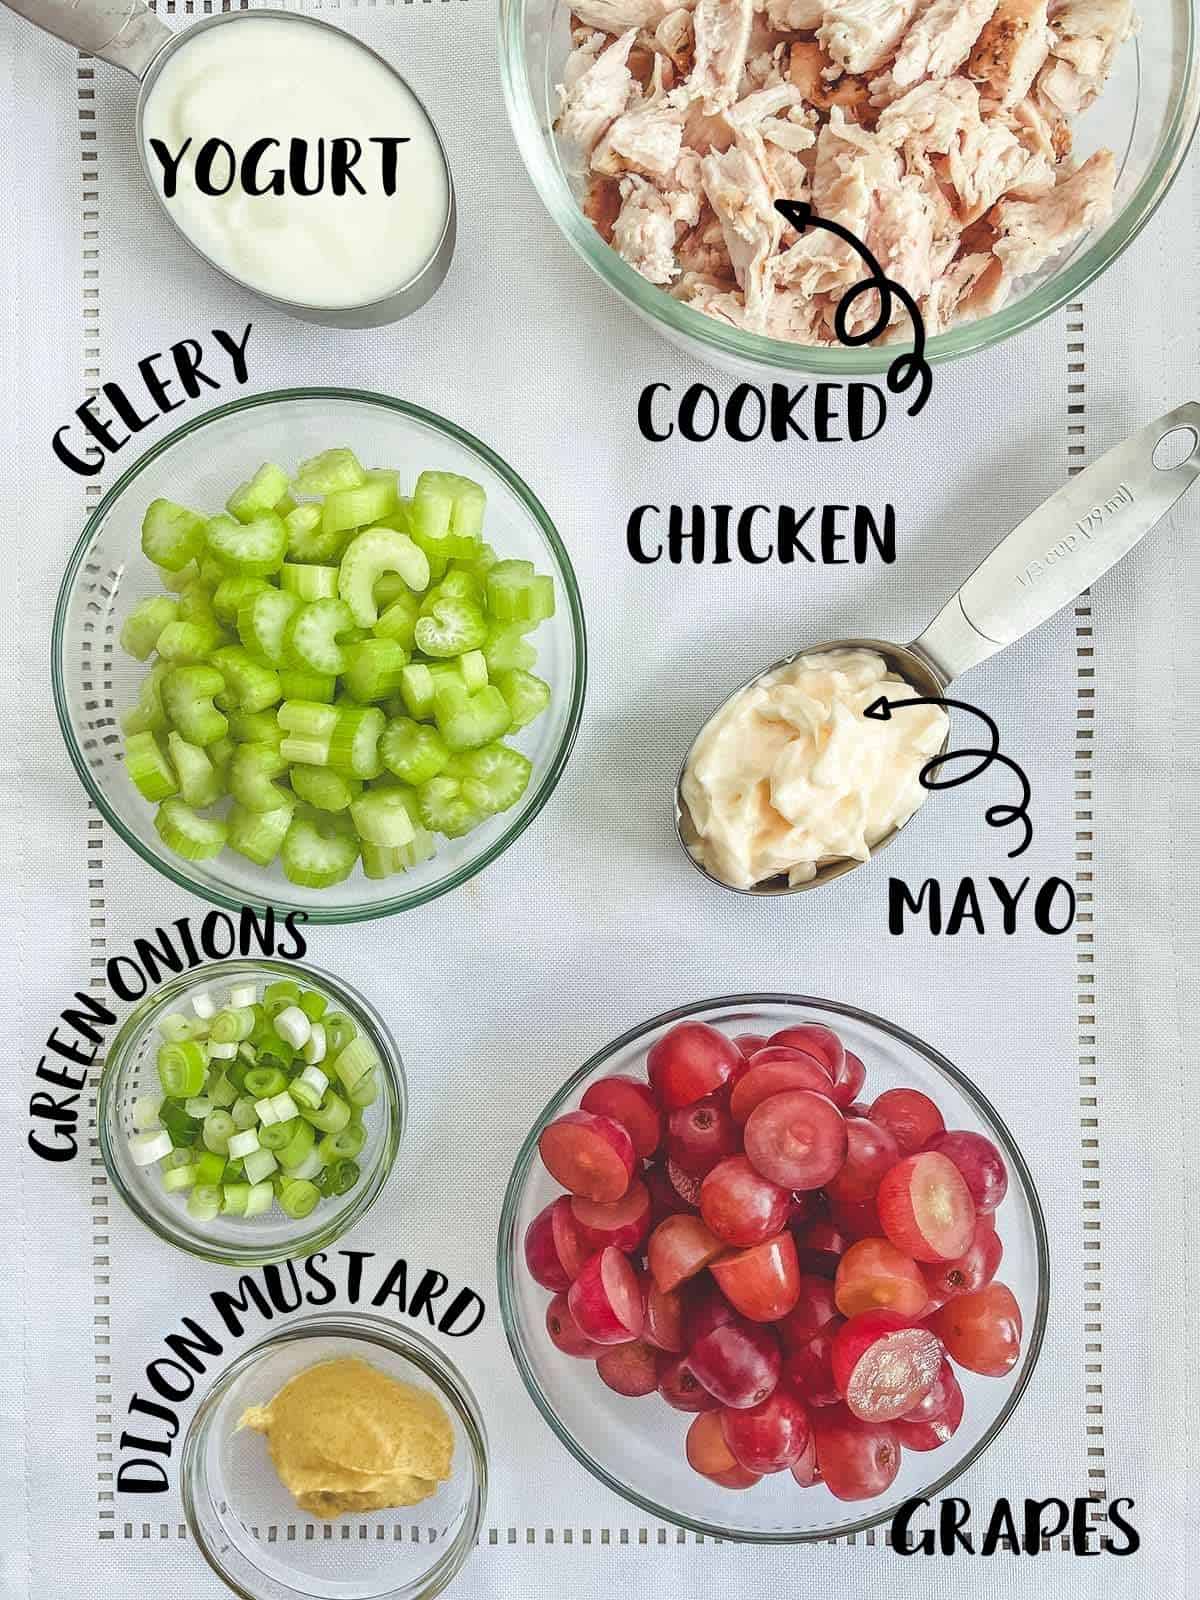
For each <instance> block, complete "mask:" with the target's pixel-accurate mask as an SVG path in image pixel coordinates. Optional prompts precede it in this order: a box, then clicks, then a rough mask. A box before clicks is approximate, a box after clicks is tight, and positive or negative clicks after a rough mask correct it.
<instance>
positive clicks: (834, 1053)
mask: <svg viewBox="0 0 1200 1600" xmlns="http://www.w3.org/2000/svg"><path fill="white" fill-rule="evenodd" d="M771 1043H772V1044H781V1045H785V1046H787V1048H788V1049H791V1050H803V1051H804V1052H805V1053H806V1054H807V1055H810V1056H816V1058H817V1060H818V1061H819V1062H820V1063H821V1065H822V1066H823V1067H824V1068H825V1070H826V1072H828V1074H829V1076H830V1078H836V1077H837V1075H838V1073H839V1072H840V1071H841V1070H842V1064H843V1062H844V1061H845V1059H846V1049H845V1046H844V1045H843V1044H842V1041H841V1040H840V1039H839V1038H838V1036H837V1034H836V1033H834V1031H833V1029H832V1028H826V1027H825V1026H824V1025H823V1024H822V1023H820V1022H803V1023H800V1024H799V1026H797V1027H794V1028H781V1029H780V1030H779V1032H778V1033H773V1034H772V1035H771ZM851 1099H853V1096H851Z"/></svg>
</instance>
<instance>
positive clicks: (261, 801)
mask: <svg viewBox="0 0 1200 1600" xmlns="http://www.w3.org/2000/svg"><path fill="white" fill-rule="evenodd" d="M287 769H288V763H287V761H286V759H285V757H284V755H283V753H282V751H281V750H280V749H278V748H277V747H276V746H275V745H270V744H240V745H238V747H237V750H236V752H235V754H234V757H233V760H232V761H231V762H230V764H229V792H230V794H231V795H232V796H233V798H234V799H235V800H236V801H237V803H238V805H239V806H244V807H245V809H246V810H247V811H254V812H257V813H259V814H260V815H261V814H262V813H264V812H268V811H278V810H279V808H280V807H281V806H286V805H287V804H288V802H289V799H290V796H289V795H288V794H287V792H286V791H285V790H283V789H281V788H280V787H279V785H278V784H276V783H273V782H272V781H271V780H272V779H273V778H278V777H280V776H282V774H283V773H285V772H286V771H287Z"/></svg>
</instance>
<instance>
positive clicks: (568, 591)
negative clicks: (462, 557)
mask: <svg viewBox="0 0 1200 1600" xmlns="http://www.w3.org/2000/svg"><path fill="white" fill-rule="evenodd" d="M304 400H348V401H353V402H356V403H358V404H364V405H372V406H378V407H379V408H381V409H382V410H385V411H395V412H398V413H399V414H400V415H401V416H404V417H408V418H410V419H411V420H413V421H415V422H419V423H423V424H425V425H426V426H427V427H430V428H433V429H434V430H435V431H437V432H440V433H444V434H446V435H447V436H448V437H449V438H451V439H453V440H454V441H455V443H457V444H460V445H463V446H464V447H465V448H466V449H468V450H471V451H474V452H475V454H477V455H479V456H481V457H482V458H483V459H484V461H486V462H487V464H488V466H489V467H491V469H492V470H493V472H495V473H496V475H497V476H498V477H500V478H502V479H503V480H504V482H505V483H506V484H507V485H508V487H509V488H510V489H511V490H512V491H513V493H514V494H515V495H516V497H517V499H518V500H519V501H520V502H521V504H522V506H523V507H524V509H525V510H526V512H527V513H528V514H529V516H530V517H531V518H532V519H533V521H534V522H535V523H536V524H537V526H538V528H539V530H540V532H541V533H542V535H543V537H544V538H545V540H546V542H547V544H548V545H549V546H550V548H551V550H552V551H553V552H554V557H555V560H556V562H557V565H558V576H559V577H560V578H561V579H562V584H563V589H564V592H565V598H566V602H567V609H568V612H569V614H570V622H571V636H572V646H573V651H574V658H575V673H574V682H573V683H572V685H571V703H570V705H569V707H568V709H567V719H566V723H565V725H564V727H563V733H562V738H561V739H560V741H559V744H558V747H557V749H556V750H555V751H554V755H553V758H552V759H551V761H550V765H549V766H548V767H547V769H546V771H545V772H544V773H543V774H542V776H541V779H540V781H539V782H538V787H537V789H536V791H535V793H534V796H533V799H532V800H531V802H530V804H529V806H528V807H527V809H526V810H525V811H524V812H523V813H522V814H521V815H520V816H518V817H517V818H515V819H514V821H513V822H512V823H510V824H509V826H508V827H507V828H506V829H505V830H504V831H503V833H501V834H500V835H499V836H498V837H497V838H496V839H495V840H494V841H493V842H492V843H491V844H490V845H489V846H488V847H487V849H486V850H483V851H481V852H480V854H479V855H478V856H476V857H474V858H473V859H472V860H470V861H467V862H464V863H463V865H462V866H461V867H459V868H457V870H456V871H454V872H451V873H447V875H446V876H445V877H444V878H438V879H437V880H436V881H435V882H433V883H430V884H427V885H425V886H424V887H423V888H421V889H418V890H411V891H409V892H408V893H404V894H397V895H392V896H391V897H390V898H387V899H380V900H371V901H367V902H365V903H364V904H362V905H355V906H352V905H342V906H336V907H332V908H330V909H328V910H323V909H322V908H321V907H320V906H319V905H316V906H300V905H296V904H294V903H293V902H291V901H290V900H287V899H284V898H280V897H279V896H274V897H273V898H271V899H270V900H268V899H267V898H266V897H265V896H264V897H263V898H262V899H261V900H260V899H257V898H256V899H253V900H241V899H238V898H237V897H236V896H235V895H232V894H228V893H226V892H225V891H224V890H223V889H221V888H219V887H216V886H214V885H212V884H208V883H204V882H201V881H200V880H199V879H198V878H195V877H193V876H192V875H191V874H190V873H189V872H188V871H187V869H186V866H185V865H184V864H183V861H184V858H183V857H182V856H181V857H179V858H178V862H177V861H176V859H175V858H174V857H170V856H168V855H167V854H166V853H165V850H164V851H163V852H162V853H160V852H159V851H158V850H156V849H154V848H153V847H152V846H150V845H149V844H147V843H145V842H143V841H142V840H141V839H139V838H138V837H137V835H136V834H135V833H133V832H132V831H131V830H130V829H129V828H127V827H126V826H125V823H124V822H123V821H122V819H121V816H120V814H119V813H118V812H117V811H116V809H115V808H114V807H113V806H112V805H110V804H109V801H108V800H107V798H106V797H105V795H104V793H103V791H102V790H101V788H100V787H99V785H98V784H97V783H96V782H95V781H94V780H93V778H92V773H91V768H90V767H89V765H88V763H87V761H86V760H85V759H84V756H83V752H82V750H81V749H80V748H79V741H78V740H77V738H76V737H75V729H74V726H73V725H72V722H71V715H70V710H69V708H68V705H67V694H66V686H65V672H66V668H65V664H64V659H63V651H64V646H65V643H66V628H67V613H68V611H69V609H70V604H71V597H72V594H73V592H74V588H75V580H76V578H77V576H78V574H79V570H80V568H81V567H82V565H83V563H84V560H85V559H86V557H87V553H88V551H89V549H90V548H91V545H92V541H93V539H94V538H95V536H96V533H97V531H98V530H99V528H100V526H101V525H102V523H103V521H104V519H105V517H106V516H107V515H108V513H109V512H110V511H111V509H112V508H113V506H114V505H116V503H117V501H118V500H119V499H120V498H121V496H122V495H123V494H124V493H125V491H126V489H129V488H131V487H132V486H133V485H134V483H136V481H137V479H138V477H139V476H140V475H141V472H142V469H143V468H144V467H147V466H149V464H150V462H152V461H154V460H156V459H157V458H158V457H159V456H160V455H162V454H163V452H164V451H166V450H169V449H171V447H172V446H173V445H175V444H178V443H179V442H180V441H181V440H183V439H186V438H188V437H189V436H190V435H191V434H193V433H197V432H199V431H200V430H201V429H203V428H205V427H207V426H208V425H209V424H210V423H214V422H219V421H221V420H223V419H224V418H226V417H231V416H236V415H237V414H238V413H239V412H242V411H252V410H255V409H257V408H258V407H260V406H267V405H276V404H281V403H285V404H286V403H289V402H292V401H304ZM50 676H51V682H52V686H53V690H54V709H55V712H56V713H57V716H58V725H59V727H60V729H61V730H62V735H63V739H64V741H65V743H66V746H67V753H68V754H69V756H70V757H71V764H72V765H73V766H74V768H75V771H76V772H77V773H78V774H79V778H80V781H81V782H82V783H83V786H84V788H85V789H86V790H87V793H88V795H89V797H90V798H91V800H92V802H93V804H94V805H95V806H96V807H97V808H98V809H99V811H100V812H101V814H102V815H103V817H104V819H105V821H106V822H108V823H109V824H110V825H111V826H112V827H113V828H114V829H115V830H116V832H117V833H118V834H119V835H120V837H121V838H122V839H123V840H124V841H125V843H126V844H127V845H128V846H129V847H130V849H132V850H134V851H136V853H137V854H138V855H139V856H141V858H142V860H143V861H145V862H146V863H147V864H148V865H149V866H151V867H153V868H154V869H155V871H157V872H161V873H162V874H163V876H164V877H167V878H170V880H171V882H172V883H176V884H178V885H179V887H180V888H182V889H187V890H189V891H190V893H192V894H195V895H198V896H199V897H200V899H202V900H206V901H208V902H209V903H210V904H212V905H219V906H222V907H224V909H225V910H227V911H240V910H241V908H242V906H243V905H252V906H255V907H260V906H261V907H265V906H267V905H268V904H269V905H271V906H273V907H274V908H275V909H276V910H277V911H296V912H302V913H303V914H304V915H305V916H306V917H307V918H308V920H309V921H310V922H313V923H326V924H340V923H348V922H370V921H372V920H373V919H374V918H376V917H388V916H393V915H394V914H395V913H397V912H399V911H407V910H409V909H410V908H412V907H416V906H422V905H427V904H428V903H429V902H430V901H431V900H436V899H437V898H438V896H439V895H443V894H448V893H449V892H450V890H451V889H457V888H458V887H459V886H460V885H461V884H464V883H466V882H467V881H468V880H469V879H471V878H473V877H475V875H476V874H477V873H479V872H482V871H483V870H484V868H485V867H488V866H490V865H491V863H492V862H493V861H495V860H496V859H497V858H498V857H500V856H501V855H503V854H504V852H505V851H506V850H507V849H508V847H509V846H510V845H511V844H513V843H515V841H516V840H517V839H519V838H520V836H521V834H522V833H524V832H525V829H526V828H528V827H529V825H530V823H532V822H533V820H534V818H535V817H537V816H538V814H539V813H540V812H541V810H542V808H543V807H544V806H545V804H546V802H547V801H548V800H549V799H550V796H551V795H552V794H553V793H554V790H555V789H556V788H557V787H558V781H559V779H560V778H561V777H562V775H563V772H564V771H565V770H566V765H567V761H568V760H569V758H570V755H571V751H572V749H573V748H574V745H575V739H576V736H577V735H578V733H579V723H580V718H581V717H582V715H583V703H584V697H585V694H586V692H587V632H586V628H585V625H584V620H583V606H582V603H581V601H580V597H579V583H578V579H577V578H576V576H575V569H574V567H573V566H572V564H571V558H570V556H569V555H568V554H567V549H566V546H565V545H564V544H563V541H562V538H561V536H560V534H559V532H558V529H557V528H556V527H555V525H554V523H553V522H552V521H551V519H550V515H549V513H548V512H547V511H546V509H545V507H544V506H543V505H542V503H541V501H540V500H539V499H538V498H537V496H536V495H535V494H534V492H533V490H532V489H531V488H530V487H529V485H528V484H527V483H526V482H525V481H524V479H523V478H522V477H521V476H520V474H519V473H517V472H515V471H514V470H513V468H512V467H510V466H509V465H508V463H507V462H506V461H504V460H503V459H502V458H501V457H500V456H498V455H497V454H496V452H495V451H494V450H492V449H491V448H490V447H489V446H488V445H486V444H484V443H483V442H482V440H480V439H477V438H476V437H475V436H474V434H471V433H468V432H467V430H466V429H465V428H460V427H459V426H458V424H457V423H454V422H451V421H449V419H448V418H446V417H442V416H439V415H438V413H437V412H436V411H428V410H426V409H425V407H423V406H418V405H414V404H412V402H410V401H407V400H397V399H395V398H393V397H392V396H390V395H383V394H376V393H374V392H372V391H371V390H367V389H340V388H329V387H316V388H312V387H305V388H296V389H269V390H266V391H264V392H263V393H262V394H253V395H244V396H242V397H241V398H240V399H237V400H231V401H228V402H227V403H226V404H225V405H220V406H214V407H213V409H212V410H211V411H206V412H204V413H203V414H202V415H200V416H197V417H193V418H192V419H191V420H190V421H188V422H185V423H184V424H183V425H182V427H179V428H176V429H175V430H174V432H172V433H169V434H167V435H166V437H165V438H163V439H160V440H159V441H158V443H157V444H154V445H152V446H151V447H150V448H149V449H148V450H146V451H145V452H144V454H142V455H141V456H139V457H138V459H137V460H136V461H134V462H133V463H132V464H131V465H130V466H129V467H127V468H126V470H125V471H124V472H123V473H122V474H121V476H120V477H119V478H118V479H117V481H116V482H115V483H114V484H113V486H112V488H111V489H109V491H108V493H107V494H105V495H104V497H103V498H102V499H101V500H100V502H99V503H98V505H97V506H96V508H95V510H94V511H93V512H92V514H91V515H90V516H89V517H88V520H87V522H86V524H85V525H84V529H83V532H82V534H81V535H80V537H79V541H78V543H77V544H76V546H75V549H74V550H73V551H72V553H71V557H70V560H69V561H68V562H67V566H66V570H65V571H64V573H63V578H62V583H61V584H60V585H59V591H58V600H57V602H56V604H55V607H54V624H53V628H52V630H51V636H50ZM275 887H278V888H280V889H282V888H284V885H278V886H275Z"/></svg>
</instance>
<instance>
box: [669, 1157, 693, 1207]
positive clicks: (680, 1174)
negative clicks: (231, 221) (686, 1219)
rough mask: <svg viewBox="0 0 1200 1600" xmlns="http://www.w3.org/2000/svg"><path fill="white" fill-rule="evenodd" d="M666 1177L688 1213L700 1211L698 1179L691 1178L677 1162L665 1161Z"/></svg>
mask: <svg viewBox="0 0 1200 1600" xmlns="http://www.w3.org/2000/svg"><path fill="white" fill-rule="evenodd" d="M667 1177H668V1178H669V1179H670V1180H671V1187H672V1188H673V1189H674V1191H675V1193H676V1194H677V1195H678V1196H679V1198H680V1199H681V1200H682V1201H683V1203H684V1205H685V1206H686V1207H687V1208H688V1210H689V1211H698V1210H699V1209H700V1179H699V1178H693V1176H692V1175H691V1173H690V1172H685V1171H684V1170H683V1168H682V1167H681V1166H680V1165H679V1163H678V1162H677V1161H671V1160H670V1159H668V1161H667Z"/></svg>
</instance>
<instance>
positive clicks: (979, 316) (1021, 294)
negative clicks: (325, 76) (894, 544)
mask: <svg viewBox="0 0 1200 1600" xmlns="http://www.w3.org/2000/svg"><path fill="white" fill-rule="evenodd" d="M1139 11H1140V13H1141V14H1140V15H1139ZM500 12H501V17H500V31H501V61H502V68H503V78H504V88H505V96H506V100H507V104H508V110H509V116H510V118H511V120H512V124H513V128H514V131H515V133H516V137H517V142H518V145H519V147H520V150H521V154H522V156H523V158H524V160H525V163H526V166H527V167H528V169H529V172H530V175H531V176H532V178H533V181H534V184H535V186H536V188H537V190H538V192H539V194H540V195H541V197H542V200H543V201H544V202H545V204H546V206H547V208H548V210H549V211H550V214H551V216H552V217H553V218H554V220H555V221H556V222H557V224H558V225H559V227H560V228H561V229H562V231H563V232H564V233H565V234H566V236H567V238H568V239H569V240H570V242H571V243H572V245H574V247H575V248H576V249H577V250H578V251H579V253H580V254H581V255H582V256H583V258H584V260H585V261H586V262H587V263H588V265H589V266H590V267H592V269H593V270H594V271H595V272H596V273H598V274H599V276H600V277H601V278H603V279H604V280H605V281H606V282H607V283H608V284H610V285H611V286H612V287H613V288H614V289H615V290H617V292H618V293H619V294H620V295H622V296H623V297H624V298H625V299H626V300H627V301H629V303H630V304H631V305H632V306H633V307H634V309H635V310H636V311H637V312H638V313H639V314H640V315H641V316H642V317H644V318H645V319H646V320H648V321H650V322H651V323H653V324H654V325H655V326H656V327H657V328H658V329H659V330H660V331H661V332H662V333H663V334H665V335H666V337H668V338H669V339H671V340H672V341H673V342H674V343H676V344H678V345H680V346H682V347H683V348H685V349H687V350H688V351H689V352H690V353H691V354H693V355H696V356H697V357H699V358H700V359H703V360H706V361H708V362H709V363H711V364H714V365H718V366H724V367H729V368H734V369H740V368H746V367H750V368H759V369H762V368H773V369H784V370H800V371H805V372H813V373H818V374H836V375H838V376H850V375H854V374H865V373H872V372H878V371H881V370H883V369H884V368H885V367H886V366H887V365H888V364H889V363H890V362H891V361H892V360H894V359H895V357H896V355H897V354H898V353H899V351H900V349H901V348H903V347H904V346H905V345H907V344H909V343H911V339H912V323H911V320H910V318H909V315H908V313H907V311H906V310H905V309H904V306H903V302H902V299H901V298H900V297H899V296H896V297H894V300H893V306H892V320H891V322H890V323H889V324H888V326H887V327H886V328H885V329H884V331H882V332H881V333H880V334H879V335H878V337H877V338H875V339H874V340H873V341H872V342H871V343H870V344H863V345H859V346H857V347H854V346H852V345H849V344H844V343H840V342H839V340H838V337H837V333H836V332H835V316H836V313H837V310H838V306H839V304H840V303H841V301H842V299H843V297H844V296H845V295H846V291H847V290H848V289H850V288H851V287H852V286H853V285H854V284H856V283H858V282H860V281H861V280H862V279H863V278H864V277H865V276H866V275H867V272H866V269H865V267H864V264H863V260H862V258H861V257H860V256H859V255H858V254H857V253H856V251H855V250H854V249H852V248H851V246H850V245H849V244H847V243H846V242H845V241H844V240H843V239H840V238H839V237H837V236H836V235H835V234H833V233H831V232H829V231H827V230H825V229H822V228H819V227H815V226H810V227H808V228H806V229H805V230H804V232H803V233H802V234H801V233H798V232H797V231H796V230H795V229H794V228H793V227H792V226H791V225H790V224H789V223H788V222H787V221H786V220H785V218H784V216H783V215H782V214H781V213H780V212H779V211H777V210H776V208H775V202H776V201H778V200H789V201H801V202H807V203H809V204H810V205H811V207H812V209H813V212H814V213H815V215H816V216H817V217H820V218H823V219H827V220H830V221H832V222H834V223H837V224H839V225H840V226H841V227H842V228H844V229H846V230H848V231H849V232H850V233H851V234H853V235H854V237H855V238H856V239H859V240H861V241H862V242H863V243H864V244H865V245H866V246H867V247H868V249H869V250H870V252H871V253H872V254H873V255H874V257H875V258H876V259H877V260H878V262H879V264H880V267H881V268H882V270H883V272H884V273H885V274H886V275H887V277H889V278H890V279H892V280H894V281H896V282H898V283H900V284H902V285H903V286H904V288H905V289H907V290H908V292H909V294H910V295H911V297H912V298H913V300H914V301H915V302H916V305H917V306H918V307H919V309H920V313H921V317H922V320H923V323H924V328H925V335H926V340H927V344H926V352H925V353H926V357H927V359H929V360H934V361H936V360H945V359H948V358H950V357H953V356H959V355H966V354H969V353H971V352H973V351H976V350H980V349H985V348H987V347H989V346H990V345H992V344H995V343H997V342H998V341H1000V340H1002V339H1005V338H1007V337H1008V336H1009V335H1011V334H1013V333H1017V332H1020V331H1021V330H1022V329H1024V328H1027V327H1030V326H1031V325H1032V324H1033V323H1035V322H1037V321H1039V320H1040V319H1041V318H1042V317H1044V316H1046V315H1047V314H1048V313H1050V312H1052V311H1054V310H1055V309H1056V308H1058V307H1059V306H1061V305H1063V304H1064V303H1065V302H1066V301H1067V300H1069V299H1071V298H1073V297H1074V296H1076V295H1078V294H1079V292H1080V290H1081V289H1082V288H1083V286H1084V285H1085V284H1087V283H1089V282H1090V281H1091V280H1092V279H1093V278H1095V277H1096V276H1097V275H1098V274H1099V273H1101V272H1103V271H1104V270H1105V268H1106V267H1107V266H1108V265H1109V264H1110V263H1111V262H1112V261H1113V260H1115V258H1116V257H1117V256H1118V255H1119V254H1120V253H1121V251H1122V250H1123V249H1124V248H1125V246H1126V245H1127V244H1128V243H1129V242H1130V241H1131V240H1132V239H1133V238H1134V237H1135V236H1136V234H1137V233H1138V232H1139V230H1140V229H1141V228H1142V226H1143V225H1144V224H1145V223H1146V221H1147V220H1148V219H1149V217H1150V216H1151V215H1152V214H1153V212H1154V210H1155V208H1156V207H1157V205H1158V203H1159V202H1160V200H1162V198H1163V196H1164V195H1165V194H1166V192H1167V189H1168V188H1169V187H1170V184H1171V182H1172V180H1173V178H1174V176H1175V174H1176V172H1177V171H1178V169H1179V166H1180V164H1181V162H1182V160H1183V157H1184V155H1185V153H1186V151H1187V147H1188V144H1189V141H1190V139H1191V136H1192V134H1193V132H1194V131H1195V127H1196V123H1197V118H1198V116H1200V72H1198V70H1197V69H1198V63H1197V54H1196V29H1197V14H1196V0H573V3H568V0H501V7H500ZM879 313H880V304H879V300H878V297H877V296H876V295H875V294H874V293H873V292H872V293H865V294H860V295H859V296H857V297H856V298H853V299H852V301H851V303H850V304H848V306H847V308H846V313H845V317H846V321H845V325H844V328H843V331H844V332H848V333H849V334H850V335H851V336H852V337H853V336H854V335H855V334H859V335H861V334H862V333H863V332H864V330H865V329H869V328H870V327H871V326H872V325H873V324H875V323H877V322H878V320H879Z"/></svg>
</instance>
